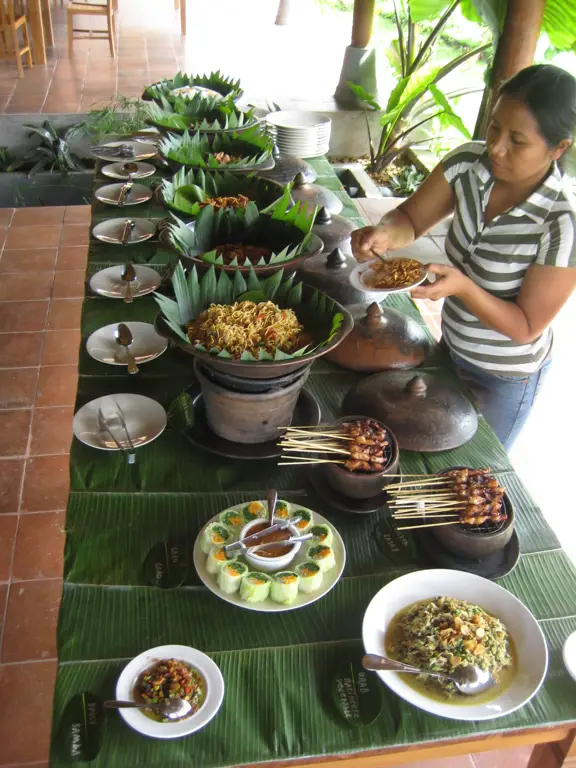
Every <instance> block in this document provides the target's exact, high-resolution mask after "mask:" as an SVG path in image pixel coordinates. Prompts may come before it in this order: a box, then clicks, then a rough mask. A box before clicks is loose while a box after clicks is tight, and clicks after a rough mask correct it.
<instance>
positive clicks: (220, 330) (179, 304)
mask: <svg viewBox="0 0 576 768" xmlns="http://www.w3.org/2000/svg"><path fill="white" fill-rule="evenodd" d="M172 289H173V294H174V297H173V298H172V297H168V296H165V295H163V294H155V298H156V301H157V303H158V305H159V307H160V313H159V314H158V315H157V316H156V321H155V328H156V331H157V332H158V333H159V334H160V335H161V336H163V337H164V338H167V339H169V340H170V341H172V342H173V343H174V344H175V345H176V346H178V347H179V348H180V349H182V350H183V351H185V352H187V353H188V354H190V355H192V356H194V357H195V358H197V359H198V360H199V362H201V363H204V364H205V365H209V366H211V367H212V368H215V369H217V370H220V371H223V372H224V373H228V374H231V375H235V376H242V377H245V378H251V379H270V378H276V377H278V376H283V375H284V374H288V373H290V372H291V371H296V370H298V369H299V368H304V367H306V366H309V365H310V364H311V363H312V362H313V361H314V360H315V359H316V358H318V357H321V356H322V355H325V354H326V353H327V352H330V351H331V350H332V349H334V348H335V347H337V346H338V344H340V342H341V341H342V340H343V339H344V338H345V337H346V336H347V335H348V334H349V333H350V331H351V330H352V328H353V326H354V320H353V318H352V315H351V314H350V312H348V310H347V309H345V308H344V307H342V306H341V305H340V304H338V302H336V301H334V300H333V299H331V298H330V297H329V296H327V295H326V294H324V293H321V292H320V291H317V290H315V289H313V288H311V287H310V286H307V285H304V284H303V283H297V282H295V273H292V274H291V275H290V276H289V277H286V276H285V274H284V271H283V270H281V271H279V272H276V273H275V274H273V275H270V276H269V277H260V276H258V275H256V273H255V271H254V270H253V269H250V270H249V272H248V274H247V275H246V276H245V275H243V274H242V273H241V272H240V271H239V270H236V271H235V272H234V275H233V276H230V275H229V274H228V273H227V272H225V271H223V270H220V271H219V272H216V269H215V268H214V267H210V269H209V270H208V271H207V272H205V273H204V274H203V275H202V276H201V277H200V275H199V272H198V270H197V269H196V267H192V269H190V270H189V271H188V272H186V271H185V269H184V267H183V265H182V263H181V262H179V263H178V264H177V266H176V269H175V270H174V273H173V275H172ZM260 312H261V314H260ZM264 315H267V316H269V317H272V318H273V320H274V322H276V323H277V324H276V325H275V326H274V325H269V326H268V328H267V329H265V330H264V331H262V326H261V325H260V327H258V325H257V323H258V322H259V320H260V318H261V317H264ZM243 318H248V319H249V323H248V324H247V323H245V322H244V321H243ZM254 318H255V321H256V322H255V323H254V324H253V319H254ZM294 324H296V326H297V331H296V333H300V334H301V336H300V339H299V340H297V343H295V341H294V339H295V334H292V335H290V336H289V335H286V331H285V328H286V327H288V328H290V329H291V328H292V327H294ZM281 325H284V326H285V328H284V329H283V328H282V327H281ZM271 329H272V330H273V331H274V332H275V333H277V339H278V342H279V340H280V338H281V336H282V332H283V330H284V337H285V338H286V339H289V342H290V343H289V344H288V346H286V347H284V349H288V350H289V351H283V349H282V347H281V344H279V343H278V342H277V343H276V344H271V339H270V337H269V336H268V335H267V333H268V331H270V330H271ZM291 333H292V331H291V330H290V331H289V334H291Z"/></svg>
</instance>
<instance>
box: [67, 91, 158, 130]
mask: <svg viewBox="0 0 576 768" xmlns="http://www.w3.org/2000/svg"><path fill="white" fill-rule="evenodd" d="M146 116H147V112H146V104H145V103H144V102H143V101H141V100H140V99H131V98H128V97H127V96H121V95H118V96H116V97H115V98H114V99H111V100H110V102H109V103H108V104H106V105H105V106H103V107H99V108H98V109H91V110H90V112H89V113H88V116H87V117H86V120H82V121H81V122H79V123H76V125H73V126H72V127H71V128H69V129H68V131H67V133H66V139H67V140H68V141H77V140H79V139H81V138H82V137H83V136H88V138H90V140H92V141H100V140H101V139H102V138H103V137H104V136H109V135H111V134H112V135H118V136H123V135H129V134H132V133H135V132H136V131H141V130H143V129H144V128H147V127H148V126H147V123H146Z"/></svg>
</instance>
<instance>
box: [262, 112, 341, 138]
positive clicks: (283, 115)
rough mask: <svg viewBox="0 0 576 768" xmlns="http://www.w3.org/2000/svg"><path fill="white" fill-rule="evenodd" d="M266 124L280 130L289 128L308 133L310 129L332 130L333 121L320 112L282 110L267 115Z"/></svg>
mask: <svg viewBox="0 0 576 768" xmlns="http://www.w3.org/2000/svg"><path fill="white" fill-rule="evenodd" d="M266 122H267V123H270V124H271V125H274V126H276V127H278V128H288V129H289V130H290V131H296V132H297V131H301V132H303V133H307V132H308V131H310V129H320V128H323V129H324V130H330V126H331V124H332V120H331V119H330V118H329V117H328V115H323V114H321V113H320V112H307V111H299V110H285V109H283V110H280V111H278V112H270V114H268V115H266Z"/></svg>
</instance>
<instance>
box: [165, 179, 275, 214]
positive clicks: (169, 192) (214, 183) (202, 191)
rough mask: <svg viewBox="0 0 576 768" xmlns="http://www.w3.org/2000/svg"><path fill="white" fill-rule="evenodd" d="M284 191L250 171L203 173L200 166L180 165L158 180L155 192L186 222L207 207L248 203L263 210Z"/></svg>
mask: <svg viewBox="0 0 576 768" xmlns="http://www.w3.org/2000/svg"><path fill="white" fill-rule="evenodd" d="M285 190H286V187H283V186H282V185H281V184H278V182H276V181H272V180H270V181H268V180H266V179H261V178H259V177H258V176H255V175H254V174H249V175H247V176H239V175H234V174H233V173H230V171H226V170H225V171H223V172H222V173H219V172H218V171H214V172H208V173H207V172H205V171H203V170H202V169H199V170H197V171H194V170H190V171H187V170H186V169H185V168H180V170H179V171H176V173H175V174H174V176H173V177H172V179H171V180H170V181H168V180H166V179H165V180H164V181H163V182H162V185H161V187H160V192H159V194H160V197H161V199H162V202H163V203H164V205H165V206H166V207H167V208H170V210H171V211H174V212H175V213H176V214H177V215H178V216H179V217H180V218H182V219H183V220H185V221H188V220H190V219H193V218H196V216H198V214H199V213H200V211H201V210H202V209H203V208H205V207H207V206H211V207H213V208H216V209H220V208H245V207H246V206H247V205H248V203H249V202H251V203H254V205H255V206H256V208H257V209H258V210H259V211H261V212H264V211H267V209H268V208H269V207H270V206H272V205H273V204H274V203H276V202H277V201H278V200H279V199H280V198H281V197H282V195H283V194H284V192H285Z"/></svg>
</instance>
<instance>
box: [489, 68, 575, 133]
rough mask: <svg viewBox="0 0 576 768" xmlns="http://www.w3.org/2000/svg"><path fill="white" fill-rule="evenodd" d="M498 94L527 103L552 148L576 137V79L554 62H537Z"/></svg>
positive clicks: (506, 83) (515, 76)
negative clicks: (575, 132) (555, 65)
mask: <svg viewBox="0 0 576 768" xmlns="http://www.w3.org/2000/svg"><path fill="white" fill-rule="evenodd" d="M498 96H509V97H510V98H512V99H517V100H518V101H521V102H522V103H523V104H525V106H526V107H528V109H529V110H530V112H531V113H532V114H533V116H534V118H535V120H536V122H537V123H538V127H539V128H540V133H541V134H542V136H544V138H545V139H546V141H547V142H548V145H549V146H550V147H556V146H557V145H558V144H559V143H560V142H561V141H562V139H573V138H574V127H575V126H576V78H574V77H573V76H572V75H571V74H570V73H569V72H566V70H564V69H560V67H554V66H552V64H534V65H533V66H531V67H526V69H522V70H520V72H518V74H517V75H514V76H513V77H511V78H510V79H509V80H506V82H505V83H503V84H502V85H501V86H500V89H499V91H498Z"/></svg>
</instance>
